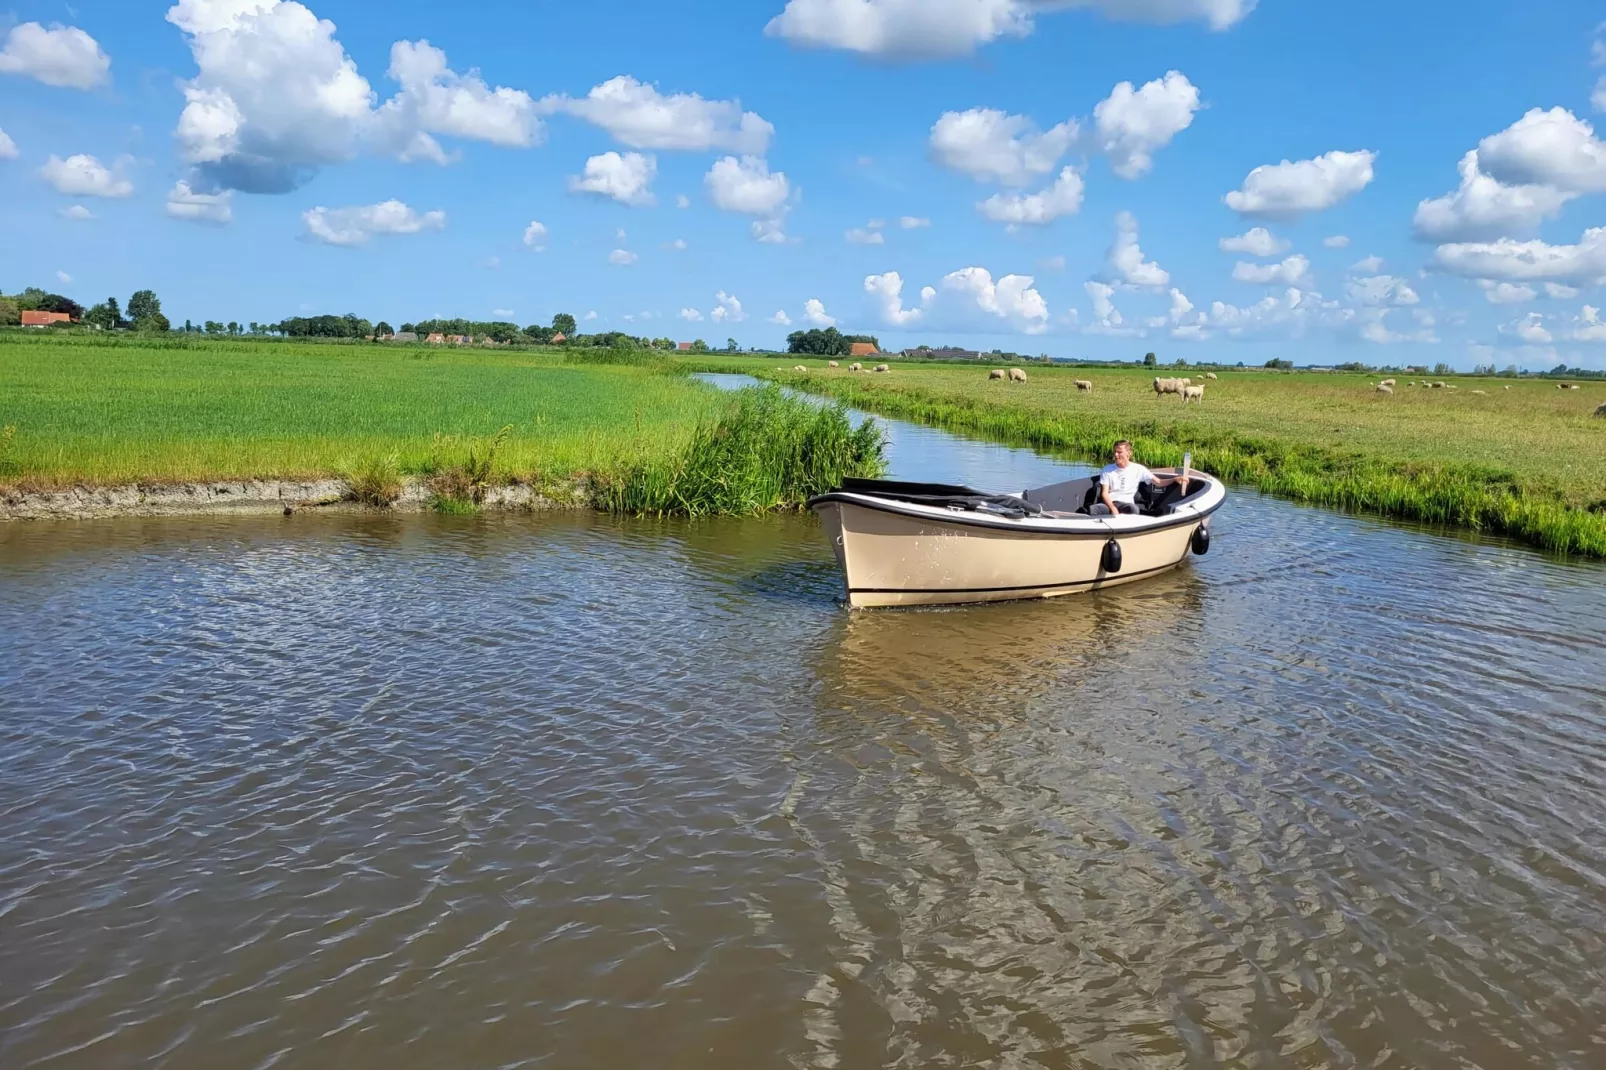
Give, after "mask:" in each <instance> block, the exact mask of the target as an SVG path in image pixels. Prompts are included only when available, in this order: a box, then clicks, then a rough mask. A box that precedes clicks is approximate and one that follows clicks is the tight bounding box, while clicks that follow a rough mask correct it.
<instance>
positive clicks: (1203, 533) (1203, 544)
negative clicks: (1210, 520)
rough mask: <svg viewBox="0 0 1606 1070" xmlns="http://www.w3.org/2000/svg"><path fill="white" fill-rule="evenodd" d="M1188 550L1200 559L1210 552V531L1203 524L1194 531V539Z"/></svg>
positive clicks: (1189, 542)
mask: <svg viewBox="0 0 1606 1070" xmlns="http://www.w3.org/2000/svg"><path fill="white" fill-rule="evenodd" d="M1188 548H1189V549H1191V550H1192V551H1193V552H1194V554H1195V555H1196V556H1198V557H1203V556H1204V555H1205V554H1208V553H1209V552H1210V529H1209V528H1208V527H1206V526H1205V525H1203V524H1200V525H1199V526H1198V527H1196V528H1194V529H1193V538H1192V539H1190V540H1189V541H1188Z"/></svg>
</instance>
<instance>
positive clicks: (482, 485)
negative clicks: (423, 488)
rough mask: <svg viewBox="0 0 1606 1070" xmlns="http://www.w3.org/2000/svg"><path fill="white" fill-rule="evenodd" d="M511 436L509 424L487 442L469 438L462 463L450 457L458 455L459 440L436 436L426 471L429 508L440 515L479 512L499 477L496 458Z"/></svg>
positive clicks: (511, 430) (511, 429) (511, 431)
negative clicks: (486, 493) (453, 454)
mask: <svg viewBox="0 0 1606 1070" xmlns="http://www.w3.org/2000/svg"><path fill="white" fill-rule="evenodd" d="M512 433H513V428H512V426H511V425H509V426H506V427H503V428H502V429H501V430H500V431H498V432H497V433H496V434H494V435H492V436H491V437H490V439H488V440H485V441H481V440H479V439H470V440H469V441H468V443H467V446H466V450H465V455H464V456H463V458H462V460H459V461H453V460H451V459H449V458H448V456H447V455H448V454H449V453H453V452H456V448H457V446H458V443H457V441H456V439H452V438H446V437H444V436H441V435H436V436H435V449H434V452H433V453H432V454H431V455H430V462H429V467H428V469H427V472H428V474H429V480H428V485H429V492H430V507H431V508H433V509H434V510H435V511H436V512H439V513H457V514H465V513H474V512H478V511H479V507H480V503H482V502H483V501H485V492H486V491H487V490H489V489H490V487H491V485H492V482H493V481H494V479H495V476H496V455H497V453H499V452H500V451H501V450H502V447H504V446H505V445H507V440H508V436H509V435H511V434H512Z"/></svg>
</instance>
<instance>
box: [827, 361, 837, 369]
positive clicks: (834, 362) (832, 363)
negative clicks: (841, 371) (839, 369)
mask: <svg viewBox="0 0 1606 1070" xmlns="http://www.w3.org/2000/svg"><path fill="white" fill-rule="evenodd" d="M825 366H826V367H827V368H835V367H836V366H837V363H836V361H834V360H828V361H826V362H825Z"/></svg>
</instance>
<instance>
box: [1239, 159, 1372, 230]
mask: <svg viewBox="0 0 1606 1070" xmlns="http://www.w3.org/2000/svg"><path fill="white" fill-rule="evenodd" d="M1376 160H1377V153H1375V152H1329V153H1327V154H1326V155H1325V156H1318V157H1316V158H1315V159H1314V160H1300V161H1298V162H1293V161H1289V160H1284V161H1283V162H1282V163H1279V164H1265V165H1262V166H1260V167H1257V168H1255V169H1254V170H1253V171H1251V172H1249V177H1247V178H1245V179H1244V184H1243V188H1242V189H1237V190H1233V191H1232V192H1231V193H1229V194H1227V196H1226V197H1225V201H1226V204H1227V207H1228V208H1231V209H1232V210H1233V211H1235V212H1237V213H1238V214H1239V215H1244V216H1260V217H1264V218H1268V219H1294V218H1297V217H1299V216H1301V215H1304V214H1306V213H1307V212H1320V211H1322V210H1324V209H1327V208H1331V207H1333V206H1334V205H1335V204H1338V203H1339V202H1341V201H1343V200H1345V199H1346V198H1348V197H1352V196H1354V195H1355V194H1356V193H1359V192H1360V191H1361V190H1363V189H1365V188H1366V187H1367V186H1368V185H1369V184H1370V183H1371V181H1372V177H1373V172H1372V164H1373V163H1374V162H1375V161H1376Z"/></svg>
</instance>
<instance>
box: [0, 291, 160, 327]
mask: <svg viewBox="0 0 1606 1070" xmlns="http://www.w3.org/2000/svg"><path fill="white" fill-rule="evenodd" d="M24 312H56V313H64V314H65V315H67V316H69V317H71V321H72V322H74V323H87V324H89V325H90V326H92V327H99V328H100V329H101V330H106V331H111V330H135V331H167V330H171V329H172V324H170V323H169V322H168V321H167V317H166V316H164V315H162V302H161V301H160V300H158V299H157V297H156V294H155V292H154V291H151V290H135V291H134V295H133V296H132V297H130V298H129V299H128V311H127V312H126V313H125V312H124V311H123V309H122V306H121V305H120V304H119V303H118V301H117V298H115V297H108V298H106V300H104V301H102V302H101V303H100V304H98V305H94V306H92V307H91V308H87V309H86V308H84V306H83V305H81V304H79V303H78V302H77V301H74V300H73V299H72V298H70V297H64V296H62V295H61V294H57V293H50V292H49V291H46V290H41V289H40V288H39V287H37V286H30V287H28V288H27V289H26V290H24V291H22V292H21V293H20V294H13V295H12V296H10V297H7V296H5V295H4V294H0V327H15V326H16V325H17V324H19V323H21V322H22V314H23V313H24Z"/></svg>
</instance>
